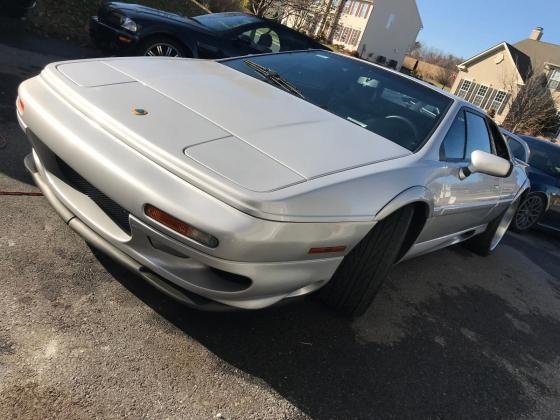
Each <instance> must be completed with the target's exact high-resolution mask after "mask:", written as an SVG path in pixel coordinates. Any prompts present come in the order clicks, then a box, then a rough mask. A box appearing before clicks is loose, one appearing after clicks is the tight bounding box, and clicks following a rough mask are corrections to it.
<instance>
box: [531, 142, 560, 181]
mask: <svg viewBox="0 0 560 420" xmlns="http://www.w3.org/2000/svg"><path fill="white" fill-rule="evenodd" d="M529 149H531V156H530V157H529V165H531V166H532V167H534V168H536V169H538V170H540V171H543V172H544V173H546V174H548V175H550V176H552V177H555V178H559V179H560V147H557V146H555V145H553V144H547V143H546V141H545V140H536V141H532V142H531V143H529Z"/></svg>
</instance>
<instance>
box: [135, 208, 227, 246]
mask: <svg viewBox="0 0 560 420" xmlns="http://www.w3.org/2000/svg"><path fill="white" fill-rule="evenodd" d="M144 213H145V214H146V216H148V217H149V218H150V219H153V220H155V221H156V222H159V223H161V224H162V225H164V226H166V227H168V228H169V229H171V230H173V231H175V232H177V233H178V234H180V235H183V236H186V237H187V238H189V239H192V240H193V241H195V242H198V243H199V244H202V245H204V246H207V247H210V248H216V247H217V246H218V243H219V242H218V239H216V238H215V237H213V236H212V235H210V234H209V233H206V232H204V231H202V230H200V229H197V228H195V227H194V226H191V225H189V224H188V223H185V222H183V221H181V220H179V219H177V218H176V217H174V216H171V215H170V214H168V213H166V212H164V211H163V210H160V209H158V208H157V207H154V206H152V205H151V204H146V205H145V206H144Z"/></svg>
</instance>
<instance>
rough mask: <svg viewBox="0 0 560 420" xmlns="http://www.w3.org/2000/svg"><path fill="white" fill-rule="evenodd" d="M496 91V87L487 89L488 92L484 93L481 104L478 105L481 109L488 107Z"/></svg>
mask: <svg viewBox="0 0 560 420" xmlns="http://www.w3.org/2000/svg"><path fill="white" fill-rule="evenodd" d="M497 92H498V91H497V90H496V89H492V88H490V89H488V93H487V94H486V97H485V98H484V100H483V101H482V104H481V105H480V107H481V108H482V109H488V107H489V106H491V105H492V101H493V100H494V98H495V97H496V93H497Z"/></svg>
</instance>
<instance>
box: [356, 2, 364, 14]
mask: <svg viewBox="0 0 560 420" xmlns="http://www.w3.org/2000/svg"><path fill="white" fill-rule="evenodd" d="M363 8H364V3H361V2H360V3H359V5H358V8H357V9H356V16H360V15H361V14H362V9H363Z"/></svg>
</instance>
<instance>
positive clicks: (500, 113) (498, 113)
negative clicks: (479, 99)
mask: <svg viewBox="0 0 560 420" xmlns="http://www.w3.org/2000/svg"><path fill="white" fill-rule="evenodd" d="M510 97H511V93H508V94H506V97H505V98H504V102H502V106H501V107H500V109H497V110H496V114H497V115H502V112H504V108H505V107H506V105H507V104H508V101H509V98H510Z"/></svg>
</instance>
